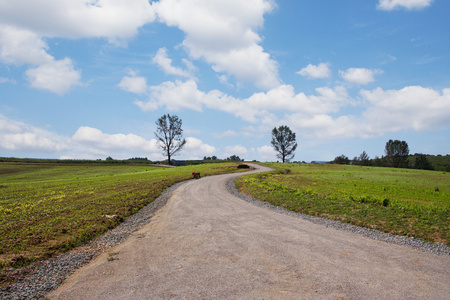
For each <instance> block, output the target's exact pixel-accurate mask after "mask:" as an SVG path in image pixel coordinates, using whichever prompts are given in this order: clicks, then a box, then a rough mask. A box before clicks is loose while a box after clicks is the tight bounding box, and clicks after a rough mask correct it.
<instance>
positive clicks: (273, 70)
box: [153, 0, 280, 89]
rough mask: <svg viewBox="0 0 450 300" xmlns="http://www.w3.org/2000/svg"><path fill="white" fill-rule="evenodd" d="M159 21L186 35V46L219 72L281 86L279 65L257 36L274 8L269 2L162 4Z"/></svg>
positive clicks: (174, 0) (166, 0)
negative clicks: (265, 50)
mask: <svg viewBox="0 0 450 300" xmlns="http://www.w3.org/2000/svg"><path fill="white" fill-rule="evenodd" d="M153 7H154V8H155V10H156V13H157V16H158V19H159V21H161V22H164V23H166V24H167V25H168V26H176V27H178V28H180V29H181V30H182V31H184V32H185V33H186V38H185V40H184V41H183V46H184V47H185V48H186V49H187V51H188V52H189V54H190V56H191V57H192V58H194V59H204V60H205V61H207V62H208V63H209V64H211V65H212V67H213V69H214V70H215V71H216V72H223V73H226V74H228V75H233V76H235V78H236V79H237V80H238V81H241V82H252V83H254V84H255V85H256V86H258V87H260V88H263V89H269V88H273V87H275V86H277V85H278V84H279V83H280V79H279V76H278V65H277V63H276V62H275V61H274V60H272V59H271V58H270V55H269V54H267V53H265V52H264V49H263V48H262V47H261V46H260V45H258V43H259V42H260V41H261V38H260V37H259V35H258V34H257V33H256V32H255V30H257V29H258V28H259V27H261V26H262V24H263V22H264V19H263V15H264V14H265V13H267V12H270V11H271V10H272V9H273V7H274V4H273V2H272V1H268V0H248V1H240V0H228V1H203V0H161V1H159V2H156V3H154V4H153Z"/></svg>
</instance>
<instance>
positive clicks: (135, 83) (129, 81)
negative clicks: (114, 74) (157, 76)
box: [118, 71, 147, 94]
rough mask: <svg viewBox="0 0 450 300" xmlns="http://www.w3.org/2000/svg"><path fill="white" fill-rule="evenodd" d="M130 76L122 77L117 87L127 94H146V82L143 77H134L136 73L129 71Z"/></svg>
mask: <svg viewBox="0 0 450 300" xmlns="http://www.w3.org/2000/svg"><path fill="white" fill-rule="evenodd" d="M129 75H130V76H124V77H123V78H122V80H121V81H120V83H119V84H118V86H119V87H120V88H121V89H122V90H124V91H127V92H130V93H135V94H145V93H146V92H147V81H146V79H145V78H144V77H140V76H136V73H135V72H133V71H131V72H130V74H129Z"/></svg>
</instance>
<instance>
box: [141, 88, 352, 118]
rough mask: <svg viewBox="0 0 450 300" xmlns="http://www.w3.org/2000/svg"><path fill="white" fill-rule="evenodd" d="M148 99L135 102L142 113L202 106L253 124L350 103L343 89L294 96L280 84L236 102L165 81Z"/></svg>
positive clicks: (326, 109) (328, 89) (223, 95)
mask: <svg viewBox="0 0 450 300" xmlns="http://www.w3.org/2000/svg"><path fill="white" fill-rule="evenodd" d="M148 89H149V91H150V99H149V100H148V101H136V102H135V104H136V105H138V106H139V107H140V108H141V109H142V110H144V111H149V110H156V109H158V108H160V107H163V106H165V107H166V108H167V109H168V110H172V111H176V110H180V109H186V108H187V109H192V110H195V111H202V109H203V108H204V107H207V108H211V109H216V110H220V111H224V112H227V113H231V114H233V115H235V116H236V117H239V118H241V119H243V120H244V121H248V122H252V123H272V121H274V120H275V119H276V118H274V115H273V113H270V112H269V111H291V112H305V113H324V112H337V111H338V110H339V107H341V106H344V105H348V104H349V103H350V102H351V101H352V100H351V99H350V97H349V96H348V94H347V90H346V89H345V88H344V87H342V86H337V87H335V88H328V87H322V88H317V89H316V92H317V95H310V96H307V95H305V94H304V93H299V94H295V91H294V88H293V87H292V86H291V85H280V86H278V87H276V88H274V89H271V90H269V91H268V92H265V93H263V92H261V93H255V94H253V95H252V96H250V97H249V98H246V99H239V98H235V97H232V96H229V95H227V94H225V93H223V92H220V91H218V90H212V91H209V92H207V93H206V92H203V91H200V90H199V89H198V87H197V84H196V82H195V81H194V80H188V81H186V82H182V81H175V82H171V81H167V82H163V83H162V84H160V85H158V86H152V87H149V88H148Z"/></svg>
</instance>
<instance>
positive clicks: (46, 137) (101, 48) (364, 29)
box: [0, 0, 450, 161]
mask: <svg viewBox="0 0 450 300" xmlns="http://www.w3.org/2000/svg"><path fill="white" fill-rule="evenodd" d="M449 12H450V1H448V0H364V1H361V0H339V1H336V0H322V1H313V0H309V1H294V0H277V1H275V0H246V1H242V0H159V1H147V0H127V1H123V0H39V1H34V0H14V1H10V0H0V156H3V157H5V156H6V157H10V156H13V157H35V158H83V159H98V158H101V159H104V158H106V157H107V156H112V157H113V158H116V159H123V158H129V157H136V156H139V157H148V158H149V159H152V160H159V159H162V158H163V156H161V153H160V150H159V148H158V145H157V143H156V141H155V136H154V132H155V126H156V125H155V121H156V120H157V119H158V118H159V117H160V116H162V115H164V114H166V113H170V114H176V115H178V116H179V117H180V118H181V119H182V121H183V129H184V136H185V137H186V138H187V145H186V147H185V149H184V150H183V151H182V152H181V153H180V155H179V156H177V157H176V158H178V159H197V158H203V157H204V156H212V155H215V156H217V157H219V158H226V157H228V156H230V155H233V154H234V155H238V156H240V157H241V158H245V159H247V160H253V159H256V160H260V161H276V160H277V159H276V156H275V154H274V153H273V150H272V148H271V146H270V140H271V134H270V133H271V130H272V129H273V128H274V127H275V126H277V127H278V126H280V125H287V126H289V127H290V128H291V129H292V130H293V131H294V132H295V133H296V135H297V142H298V144H299V147H298V148H297V152H296V155H295V158H294V160H299V161H302V160H304V161H311V160H332V159H334V157H336V156H338V155H341V154H345V155H347V156H349V157H350V158H352V157H353V156H358V155H359V154H361V153H362V152H363V151H366V152H367V153H368V154H369V156H370V157H372V158H373V157H375V156H376V155H378V156H381V155H383V154H384V145H385V143H386V141H388V140H389V139H399V140H405V141H407V143H408V144H409V147H410V151H411V153H428V154H447V153H450V35H449V34H448V32H449V30H450V18H448V14H449Z"/></svg>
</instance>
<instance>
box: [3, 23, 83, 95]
mask: <svg viewBox="0 0 450 300" xmlns="http://www.w3.org/2000/svg"><path fill="white" fill-rule="evenodd" d="M47 50H48V46H47V44H46V43H45V42H43V41H42V40H41V39H40V38H39V37H38V36H37V35H36V34H35V33H33V32H30V31H27V30H23V29H17V28H15V27H11V26H4V27H1V26H0V61H2V62H4V63H6V64H12V65H22V64H28V65H33V66H36V67H33V68H30V69H28V70H27V71H26V73H25V75H26V78H27V79H28V81H29V82H30V84H31V86H32V87H35V88H39V89H44V90H48V91H50V92H53V93H56V94H59V95H62V94H64V93H66V92H67V91H68V90H69V89H70V88H71V87H72V86H76V85H82V84H81V82H80V79H81V71H79V70H75V69H74V66H73V62H72V60H71V59H69V58H65V59H62V60H55V58H54V57H53V56H51V55H49V54H48V53H47V52H46V51H47Z"/></svg>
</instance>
